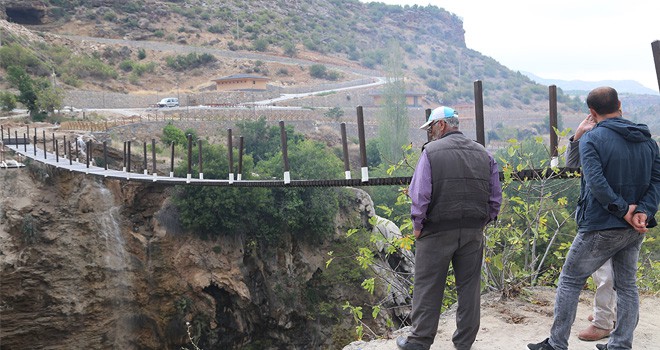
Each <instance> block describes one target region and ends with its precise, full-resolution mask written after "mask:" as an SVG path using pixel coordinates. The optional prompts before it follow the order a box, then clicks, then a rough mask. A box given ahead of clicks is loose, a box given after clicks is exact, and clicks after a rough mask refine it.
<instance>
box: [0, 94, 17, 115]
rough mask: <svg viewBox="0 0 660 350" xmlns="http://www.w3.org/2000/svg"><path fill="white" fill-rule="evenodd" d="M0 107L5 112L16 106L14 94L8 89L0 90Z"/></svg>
mask: <svg viewBox="0 0 660 350" xmlns="http://www.w3.org/2000/svg"><path fill="white" fill-rule="evenodd" d="M0 108H2V110H3V111H5V112H9V111H12V110H14V108H16V95H14V94H12V93H11V92H9V91H0Z"/></svg>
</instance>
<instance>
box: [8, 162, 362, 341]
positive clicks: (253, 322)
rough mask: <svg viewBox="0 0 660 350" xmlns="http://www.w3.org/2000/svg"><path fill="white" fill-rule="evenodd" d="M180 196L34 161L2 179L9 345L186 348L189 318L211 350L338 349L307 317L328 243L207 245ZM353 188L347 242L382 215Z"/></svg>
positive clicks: (341, 220) (340, 221) (324, 328)
mask: <svg viewBox="0 0 660 350" xmlns="http://www.w3.org/2000/svg"><path fill="white" fill-rule="evenodd" d="M171 190H172V189H171V188H167V187H160V186H158V185H153V184H143V183H134V182H125V181H117V180H105V181H102V180H100V179H98V178H95V177H91V176H84V175H81V174H75V173H70V172H68V171H58V170H52V169H50V168H47V167H42V166H39V165H34V164H32V165H30V166H29V167H28V168H26V169H16V170H15V171H14V170H5V171H3V172H0V198H2V202H1V203H0V281H1V282H0V313H1V314H2V323H1V324H0V339H2V348H3V349H5V348H6V349H26V348H43V349H66V348H69V349H74V348H85V349H108V348H116V349H180V348H181V347H182V346H184V345H186V344H189V339H188V335H187V334H186V322H189V324H190V325H191V330H192V335H193V336H197V335H199V334H206V336H205V342H206V343H205V344H206V346H207V347H206V348H222V349H233V348H241V347H243V346H245V345H247V344H251V345H253V346H254V345H255V344H256V345H257V346H258V348H262V349H269V348H282V347H283V346H285V347H286V348H289V349H307V348H310V344H312V345H314V346H316V347H318V346H322V347H331V343H332V336H331V335H330V334H329V333H328V332H329V330H328V327H330V326H336V324H335V325H328V324H324V323H323V322H321V320H320V319H319V318H317V319H314V317H311V316H310V312H309V310H307V309H306V305H307V302H306V300H307V299H308V297H307V296H306V293H309V292H307V291H306V286H307V285H311V284H313V281H314V280H315V279H316V278H318V276H319V274H321V273H322V270H323V269H324V267H325V259H326V258H327V255H326V253H327V250H328V243H324V244H320V245H316V246H311V245H306V244H302V243H301V242H299V241H297V240H295V239H294V238H293V237H286V238H284V239H283V240H282V241H281V242H280V243H279V244H278V245H277V246H276V247H268V249H265V248H264V246H262V245H261V244H259V242H255V241H251V240H246V239H245V238H244V237H241V236H231V237H229V236H227V237H219V238H216V239H208V240H202V239H200V238H197V237H195V236H192V235H191V234H188V233H184V232H183V230H182V228H181V227H180V224H179V223H178V219H177V213H176V210H175V209H174V208H173V207H172V205H171V204H170V202H169V199H168V198H169V196H170V191H171ZM353 191H354V194H355V196H354V199H353V200H352V203H349V204H348V205H347V207H346V208H341V210H340V214H339V215H338V218H337V235H338V237H340V236H341V235H343V232H342V230H344V229H343V228H342V227H344V225H347V224H346V222H351V223H352V224H354V223H356V222H357V223H361V224H363V225H365V226H368V218H369V217H370V216H372V215H373V203H372V202H371V199H370V198H369V196H368V195H367V194H366V193H365V192H363V191H361V190H353ZM349 197H350V196H349ZM336 288H339V289H345V288H346V287H345V286H336ZM342 293H343V294H351V293H352V292H351V291H343V292H341V293H340V292H337V294H342ZM349 321H350V320H349ZM349 326H350V325H349Z"/></svg>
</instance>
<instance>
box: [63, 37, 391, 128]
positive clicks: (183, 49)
mask: <svg viewBox="0 0 660 350" xmlns="http://www.w3.org/2000/svg"><path fill="white" fill-rule="evenodd" d="M61 36H62V37H65V38H69V39H71V40H74V41H82V42H85V41H91V42H97V43H102V44H114V45H125V46H130V47H134V48H143V49H148V50H155V51H165V52H169V51H172V52H178V53H193V52H202V53H208V54H212V55H216V56H220V57H225V58H235V59H254V60H261V61H267V62H277V63H283V64H298V65H306V66H309V65H313V64H317V63H318V62H314V61H308V60H303V59H298V58H289V57H281V56H273V55H267V54H261V53H253V52H236V51H230V50H221V49H215V48H210V47H199V46H190V45H180V44H170V43H164V42H159V41H141V40H122V39H108V38H97V37H90V36H79V35H61ZM326 66H329V67H331V68H333V69H336V70H339V71H344V72H350V73H353V74H358V75H362V76H365V77H369V78H372V79H374V80H375V81H374V82H371V83H367V84H360V85H354V86H349V87H342V88H337V89H330V90H318V91H311V92H305V93H299V94H282V95H281V96H280V97H277V98H273V99H268V100H262V101H255V102H253V103H246V104H245V105H246V106H249V105H253V106H255V107H256V106H264V107H265V106H269V108H272V109H290V110H293V109H301V107H293V106H291V107H287V106H274V104H275V103H277V102H282V101H286V100H292V99H297V98H303V97H308V96H314V95H318V94H322V93H330V92H337V91H344V90H350V89H360V88H366V87H374V86H379V85H383V84H385V83H386V79H385V78H384V77H382V76H380V75H381V74H380V72H378V71H375V70H371V69H362V68H353V67H345V66H339V65H333V64H326ZM182 108H187V109H210V108H216V109H227V108H236V107H209V106H190V107H180V108H179V109H182ZM239 108H244V107H239ZM87 110H88V111H104V110H109V109H94V110H92V109H87ZM147 110H150V109H149V108H147V109H141V108H138V109H135V108H133V109H111V110H110V111H113V112H115V113H118V114H121V115H125V116H132V115H136V114H138V115H139V114H141V113H142V112H144V111H147Z"/></svg>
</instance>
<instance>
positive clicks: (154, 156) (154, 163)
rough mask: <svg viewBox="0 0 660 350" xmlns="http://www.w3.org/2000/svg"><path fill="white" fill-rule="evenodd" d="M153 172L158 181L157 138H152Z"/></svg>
mask: <svg viewBox="0 0 660 350" xmlns="http://www.w3.org/2000/svg"><path fill="white" fill-rule="evenodd" d="M151 174H152V175H153V177H154V181H156V177H157V176H158V170H157V169H156V139H151Z"/></svg>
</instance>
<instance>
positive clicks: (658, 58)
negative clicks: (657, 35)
mask: <svg viewBox="0 0 660 350" xmlns="http://www.w3.org/2000/svg"><path fill="white" fill-rule="evenodd" d="M651 50H652V51H653V61H654V62H655V75H656V77H657V79H658V89H660V40H656V41H654V42H652V43H651Z"/></svg>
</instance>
